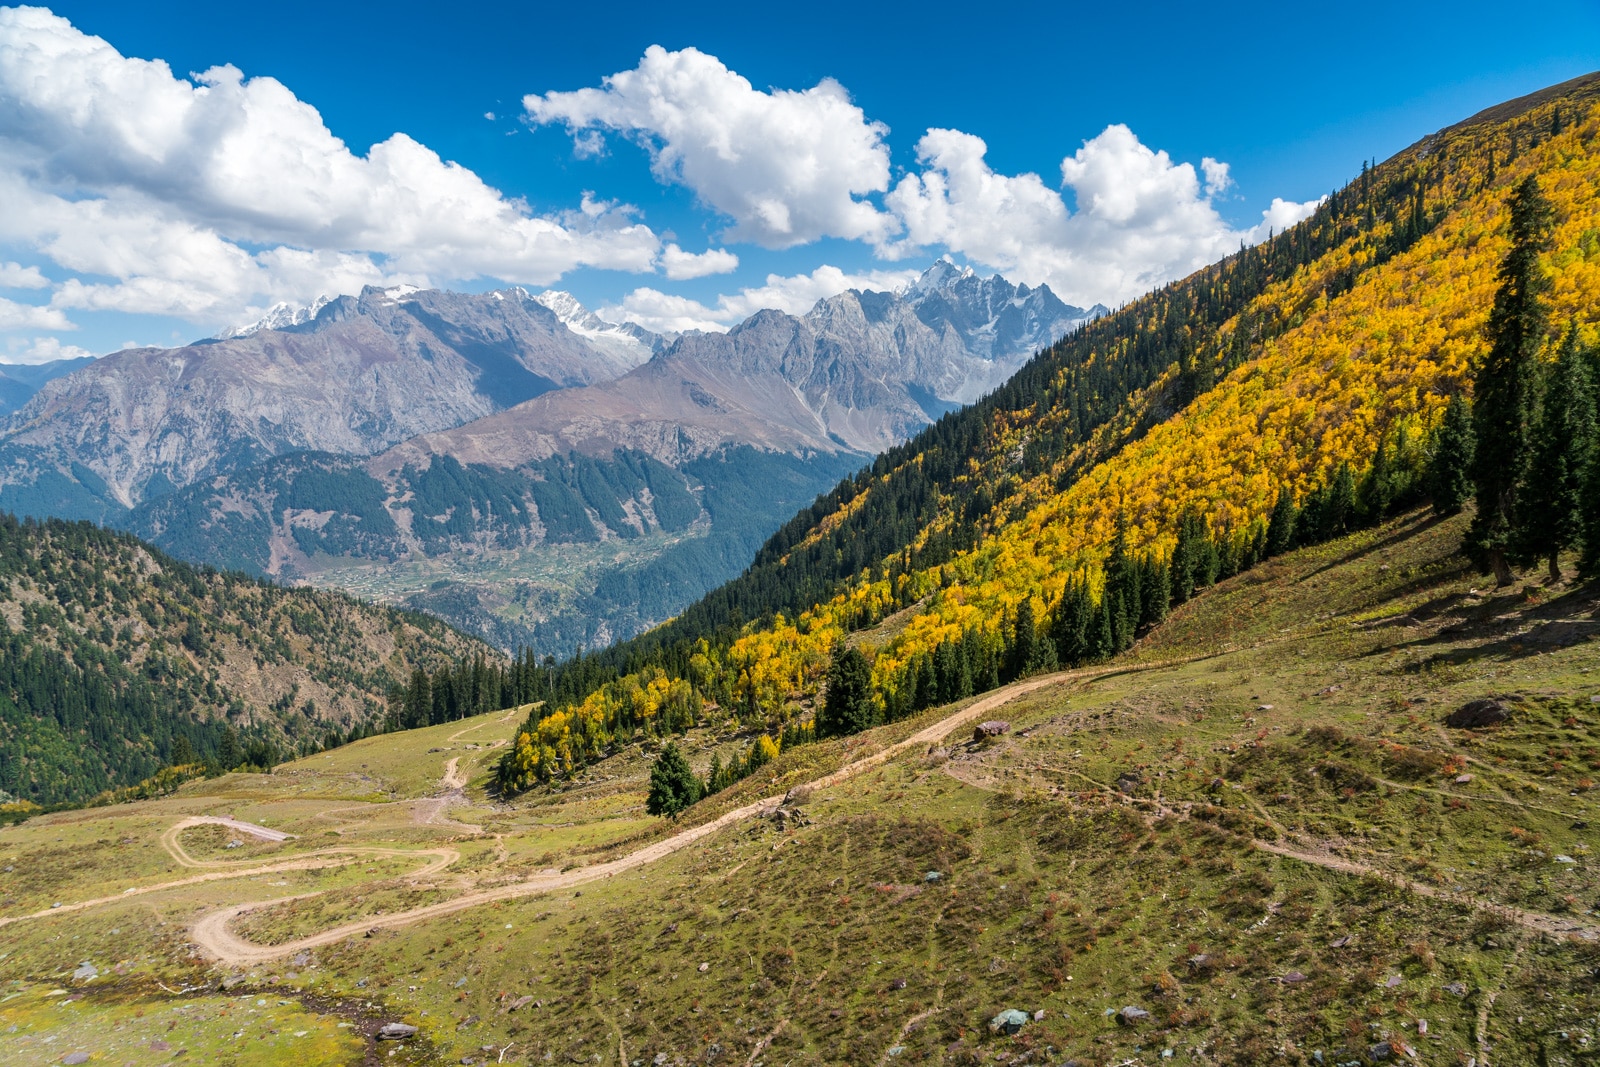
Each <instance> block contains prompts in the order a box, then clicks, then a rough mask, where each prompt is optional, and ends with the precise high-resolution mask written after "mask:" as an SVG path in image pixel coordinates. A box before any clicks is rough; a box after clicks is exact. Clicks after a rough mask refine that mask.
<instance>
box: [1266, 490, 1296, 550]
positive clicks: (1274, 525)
mask: <svg viewBox="0 0 1600 1067" xmlns="http://www.w3.org/2000/svg"><path fill="white" fill-rule="evenodd" d="M1298 517H1299V512H1298V511H1297V510H1296V508H1295V506H1294V494H1293V493H1291V492H1289V489H1288V487H1287V486H1285V487H1284V488H1282V489H1280V490H1278V502H1277V503H1276V504H1273V505H1272V518H1271V519H1270V520H1268V522H1267V555H1268V556H1279V555H1282V554H1283V553H1285V552H1287V551H1289V549H1291V548H1293V547H1294V523H1295V519H1297V518H1298Z"/></svg>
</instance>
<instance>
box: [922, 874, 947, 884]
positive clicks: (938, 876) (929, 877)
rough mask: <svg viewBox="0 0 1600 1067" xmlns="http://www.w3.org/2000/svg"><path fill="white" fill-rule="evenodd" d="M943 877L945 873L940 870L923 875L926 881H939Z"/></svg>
mask: <svg viewBox="0 0 1600 1067" xmlns="http://www.w3.org/2000/svg"><path fill="white" fill-rule="evenodd" d="M943 877H944V875H943V874H941V873H940V872H939V871H929V872H928V873H927V874H925V875H923V876H922V880H923V881H924V882H937V881H939V879H941V878H943Z"/></svg>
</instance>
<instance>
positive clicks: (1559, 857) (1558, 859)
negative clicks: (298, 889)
mask: <svg viewBox="0 0 1600 1067" xmlns="http://www.w3.org/2000/svg"><path fill="white" fill-rule="evenodd" d="M1555 861H1556V862H1557V863H1577V862H1578V861H1577V860H1575V859H1573V858H1572V857H1571V856H1562V855H1557V856H1556V858H1555ZM85 966H87V964H85Z"/></svg>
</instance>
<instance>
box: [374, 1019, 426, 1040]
mask: <svg viewBox="0 0 1600 1067" xmlns="http://www.w3.org/2000/svg"><path fill="white" fill-rule="evenodd" d="M416 1032H417V1028H416V1027H415V1026H412V1025H411V1024H410V1023H384V1024H383V1025H382V1026H380V1027H378V1033H377V1038H378V1040H379V1041H404V1040H405V1039H406V1038H408V1037H410V1036H411V1035H412V1034H415V1033H416Z"/></svg>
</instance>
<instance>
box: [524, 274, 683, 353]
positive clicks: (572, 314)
mask: <svg viewBox="0 0 1600 1067" xmlns="http://www.w3.org/2000/svg"><path fill="white" fill-rule="evenodd" d="M524 295H526V294H525V293H524ZM530 299H532V300H533V302H534V303H536V304H540V305H542V306H543V307H546V308H548V309H549V310H550V311H551V313H553V314H554V315H555V317H556V318H558V319H560V320H561V322H562V324H563V325H565V326H566V328H567V329H569V330H571V331H572V332H573V333H575V334H577V335H578V336H580V337H582V338H584V339H585V340H587V341H588V342H589V343H590V344H594V345H600V346H603V347H605V348H608V349H610V350H612V351H614V352H617V353H619V354H622V355H625V356H627V357H628V358H630V359H632V360H634V361H635V362H638V363H643V362H644V361H645V360H647V359H649V358H650V356H651V355H652V354H653V353H655V352H656V351H658V350H659V349H660V348H661V346H662V344H663V343H664V342H665V341H666V340H668V339H667V338H663V337H662V336H661V335H660V334H655V333H651V332H650V331H649V330H647V329H645V328H644V327H643V326H640V325H639V324H638V323H634V322H620V323H619V322H607V321H606V320H605V319H602V318H601V317H600V316H599V315H596V314H595V313H594V312H592V311H590V310H589V309H588V308H586V307H584V306H583V305H582V304H581V303H579V302H578V298H577V297H575V296H573V295H572V294H571V293H568V292H563V291H562V290H560V289H546V290H545V291H544V292H542V293H535V294H534V295H533V296H532V297H531V298H530Z"/></svg>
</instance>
